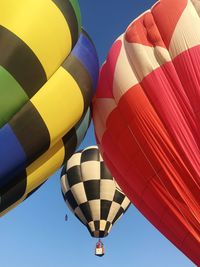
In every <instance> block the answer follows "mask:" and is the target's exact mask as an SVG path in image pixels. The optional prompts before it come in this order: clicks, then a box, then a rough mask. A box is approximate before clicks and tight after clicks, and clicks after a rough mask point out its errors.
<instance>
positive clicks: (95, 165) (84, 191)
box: [61, 146, 130, 256]
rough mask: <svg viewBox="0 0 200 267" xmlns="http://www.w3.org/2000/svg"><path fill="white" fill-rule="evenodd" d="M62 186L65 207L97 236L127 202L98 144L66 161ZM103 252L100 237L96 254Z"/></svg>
mask: <svg viewBox="0 0 200 267" xmlns="http://www.w3.org/2000/svg"><path fill="white" fill-rule="evenodd" d="M61 188H62V194H63V198H64V200H65V202H66V204H67V206H68V207H69V208H70V210H71V211H72V212H73V213H74V214H75V216H76V217H77V218H78V219H79V220H80V221H81V222H82V223H83V224H84V225H85V226H86V227H87V228H88V230H89V232H90V234H91V236H92V237H96V238H102V237H106V236H107V235H108V234H109V232H110V230H111V227H112V226H113V224H114V223H115V222H116V221H117V220H118V219H119V218H120V217H121V216H122V215H123V214H124V213H125V211H126V210H127V208H128V207H129V204H130V201H129V199H128V198H127V197H126V196H125V195H124V194H123V192H122V191H121V189H120V188H119V186H118V185H117V184H116V182H115V180H114V179H113V177H112V175H111V174H110V172H109V170H108V169H107V167H106V165H105V164H104V161H103V159H102V157H101V155H100V152H99V150H98V148H97V146H90V147H87V148H85V149H83V150H82V151H78V152H76V153H75V154H74V155H73V156H72V157H71V158H70V159H69V160H68V161H67V163H66V165H64V167H63V169H62V173H61ZM103 254H104V247H103V243H102V242H101V241H100V240H99V241H98V242H97V245H96V255H97V256H103Z"/></svg>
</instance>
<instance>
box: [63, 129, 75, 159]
mask: <svg viewBox="0 0 200 267" xmlns="http://www.w3.org/2000/svg"><path fill="white" fill-rule="evenodd" d="M62 139H63V142H64V146H65V151H66V153H65V158H64V159H63V162H62V163H63V164H64V162H65V160H68V159H69V158H70V156H71V155H72V154H73V152H74V151H75V150H76V147H77V136H76V130H75V127H73V128H72V129H71V130H70V131H69V132H68V133H67V134H66V135H65V136H64V137H63V138H62Z"/></svg>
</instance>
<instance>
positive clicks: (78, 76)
mask: <svg viewBox="0 0 200 267" xmlns="http://www.w3.org/2000/svg"><path fill="white" fill-rule="evenodd" d="M62 66H63V68H64V69H65V70H66V71H67V72H69V74H71V76H72V77H73V78H74V80H75V81H76V82H77V84H78V86H79V88H80V90H81V93H82V96H83V99H84V111H86V108H87V107H88V106H89V105H90V101H91V98H92V94H93V93H92V91H93V86H92V79H91V77H90V75H89V74H88V72H87V70H86V69H85V68H84V66H83V65H82V63H81V62H80V61H79V60H78V59H77V58H76V57H74V56H73V55H70V56H69V57H68V60H66V61H65V62H64V63H63V65H62Z"/></svg>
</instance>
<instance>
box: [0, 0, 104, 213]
mask: <svg viewBox="0 0 200 267" xmlns="http://www.w3.org/2000/svg"><path fill="white" fill-rule="evenodd" d="M0 25H1V26H0V51H1V52H0V214H1V215H3V214H4V213H5V212H7V211H8V209H11V208H12V207H13V205H16V204H18V203H19V202H21V201H22V200H23V199H25V198H27V196H29V195H30V194H31V192H34V190H35V189H36V188H38V186H40V185H41V184H42V183H43V182H44V181H45V180H46V179H47V178H48V176H50V175H51V174H52V173H54V172H55V171H56V170H57V169H58V168H60V167H61V166H62V164H63V162H64V160H66V158H68V157H69V156H71V155H72V154H73V152H74V151H75V149H76V147H77V145H78V144H79V143H80V142H81V140H82V139H83V137H84V135H85V133H86V130H87V128H88V126H89V122H90V111H89V106H90V102H91V98H92V95H93V93H94V90H95V88H96V82H97V78H98V71H99V65H98V57H97V54H96V50H95V47H94V45H93V43H92V41H91V39H90V37H89V36H88V35H87V33H86V32H84V30H81V19H80V10H79V6H78V2H77V1H76V0H67V1H66V0H59V1H57V0H53V1H49V0H44V1H42V3H41V1H39V0H36V1H35V0H34V1H33V0H30V1H24V0H22V1H20V2H19V3H17V2H16V1H13V0H8V1H2V2H1V3H0ZM80 120H81V122H80Z"/></svg>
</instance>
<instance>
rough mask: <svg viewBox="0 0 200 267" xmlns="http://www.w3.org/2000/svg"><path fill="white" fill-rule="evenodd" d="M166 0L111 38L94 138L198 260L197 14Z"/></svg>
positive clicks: (139, 198)
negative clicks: (116, 36) (111, 42)
mask: <svg viewBox="0 0 200 267" xmlns="http://www.w3.org/2000/svg"><path fill="white" fill-rule="evenodd" d="M198 6H199V1H197V0H193V1H190V0H179V1H173V0H161V1H159V2H157V3H156V4H155V5H154V6H153V7H152V8H151V10H148V11H146V12H145V13H144V14H142V15H141V16H139V17H138V18H137V19H135V20H134V21H133V22H132V23H131V24H130V25H129V27H128V28H127V30H126V31H125V33H124V34H122V35H121V36H120V37H119V38H118V39H117V40H116V41H115V43H114V44H113V46H112V48H111V50H110V52H109V54H108V57H107V60H106V62H105V64H104V65H103V66H102V69H101V74H100V80H99V85H98V89H97V92H96V95H95V98H94V102H93V119H94V125H95V132H96V139H97V143H98V144H99V147H100V150H101V153H102V156H103V158H104V160H105V162H106V164H107V165H108V167H109V169H110V171H111V173H112V175H113V176H114V177H115V178H116V180H117V182H118V183H119V185H120V186H121V188H122V190H123V191H124V192H125V194H126V195H127V196H128V197H129V199H130V200H131V202H132V203H133V204H134V205H135V206H136V207H137V208H138V209H139V210H140V211H141V213H142V214H143V215H144V216H145V217H146V218H147V219H148V220H149V221H150V222H151V223H152V224H153V225H154V226H155V227H156V228H157V229H158V230H159V231H160V232H161V233H163V234H164V235H165V236H166V237H167V238H168V239H169V240H170V241H171V242H172V243H173V244H174V245H175V246H177V248H179V249H180V250H181V251H182V252H183V253H184V254H185V255H186V256H188V257H189V258H190V259H191V260H192V261H193V262H194V263H196V264H197V266H200V151H199V148H200V131H199V126H200V116H199V102H200V68H199V60H200V27H199V26H200V18H199V15H200V13H199V8H198Z"/></svg>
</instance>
